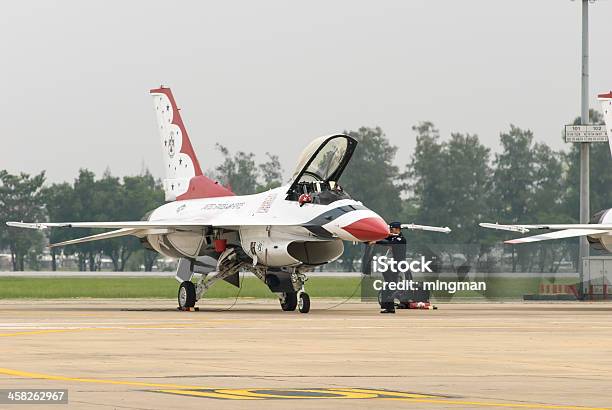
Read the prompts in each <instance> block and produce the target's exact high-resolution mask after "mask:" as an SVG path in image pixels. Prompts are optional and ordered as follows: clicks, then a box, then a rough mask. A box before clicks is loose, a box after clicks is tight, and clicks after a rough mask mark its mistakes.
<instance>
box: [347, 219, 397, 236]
mask: <svg viewBox="0 0 612 410" xmlns="http://www.w3.org/2000/svg"><path fill="white" fill-rule="evenodd" d="M342 229H344V230H345V231H347V232H348V233H350V234H351V235H353V236H354V237H355V238H357V239H359V240H360V241H364V242H366V241H378V240H381V239H384V238H386V237H387V236H389V225H387V223H386V222H385V221H384V220H383V219H382V218H377V217H369V218H363V219H359V220H358V221H355V222H353V223H352V224H349V225H347V226H344V227H342Z"/></svg>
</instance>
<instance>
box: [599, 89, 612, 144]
mask: <svg viewBox="0 0 612 410" xmlns="http://www.w3.org/2000/svg"><path fill="white" fill-rule="evenodd" d="M597 98H598V99H599V101H600V102H601V110H602V112H603V116H604V121H605V122H606V129H607V130H608V144H610V155H612V91H610V92H609V93H607V94H599V95H598V96H597Z"/></svg>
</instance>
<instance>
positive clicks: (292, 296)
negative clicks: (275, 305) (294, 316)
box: [280, 291, 310, 313]
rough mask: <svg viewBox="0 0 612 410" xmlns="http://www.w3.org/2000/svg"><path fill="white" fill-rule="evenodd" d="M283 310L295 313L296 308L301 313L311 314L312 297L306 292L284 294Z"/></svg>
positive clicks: (281, 299) (282, 296) (281, 300)
mask: <svg viewBox="0 0 612 410" xmlns="http://www.w3.org/2000/svg"><path fill="white" fill-rule="evenodd" d="M280 305H281V309H283V310H284V311H285V312H293V311H294V310H295V309H296V308H297V309H298V311H299V312H300V313H308V312H310V296H309V295H308V293H306V292H304V291H300V292H283V294H282V295H281V297H280Z"/></svg>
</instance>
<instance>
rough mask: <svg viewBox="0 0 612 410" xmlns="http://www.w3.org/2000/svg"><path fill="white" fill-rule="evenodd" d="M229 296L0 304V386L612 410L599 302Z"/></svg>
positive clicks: (232, 404)
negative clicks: (308, 304)
mask: <svg viewBox="0 0 612 410" xmlns="http://www.w3.org/2000/svg"><path fill="white" fill-rule="evenodd" d="M232 302H233V300H214V301H210V300H206V301H205V302H204V303H203V304H201V310H200V311H199V312H179V311H177V310H176V309H175V308H174V306H175V303H176V302H175V301H173V300H143V299H139V300H125V299H113V300H99V299H94V300H88V299H81V300H44V301H32V300H4V301H0V358H1V361H0V388H2V389H16V390H19V389H68V399H69V404H68V405H59V404H58V405H56V406H53V407H52V408H57V409H60V408H75V409H76V408H78V409H191V408H194V409H195V408H198V409H208V408H214V409H286V408H295V409H312V408H323V409H349V408H350V409H354V408H377V409H395V408H405V409H432V410H433V409H475V408H529V409H576V408H607V407H612V304H608V303H578V302H573V303H572V302H563V303H522V302H516V303H473V304H458V303H452V304H439V305H438V307H439V309H438V310H408V311H407V310H403V311H398V313H397V314H395V315H380V314H379V313H378V309H377V306H376V305H375V304H369V303H359V302H354V303H346V304H343V305H340V306H336V307H334V306H335V305H336V304H337V303H338V302H339V301H336V300H318V299H315V300H313V308H312V311H311V312H310V313H309V314H300V313H297V312H282V311H281V310H280V308H279V306H278V304H277V303H275V302H273V301H263V300H253V299H241V300H239V301H238V302H237V303H236V305H234V306H231V304H232ZM230 306H231V309H230V310H227V309H228V308H230ZM47 406H48V405H46V404H37V405H31V406H28V405H22V406H17V407H15V406H9V405H4V404H0V408H19V409H26V408H33V409H40V408H47Z"/></svg>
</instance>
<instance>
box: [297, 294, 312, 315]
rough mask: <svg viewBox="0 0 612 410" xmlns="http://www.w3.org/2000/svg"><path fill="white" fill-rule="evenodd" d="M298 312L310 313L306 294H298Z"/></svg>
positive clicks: (308, 298) (308, 297)
mask: <svg viewBox="0 0 612 410" xmlns="http://www.w3.org/2000/svg"><path fill="white" fill-rule="evenodd" d="M298 310H299V311H300V313H308V312H310V296H309V295H308V293H306V292H302V293H300V300H299V301H298Z"/></svg>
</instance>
